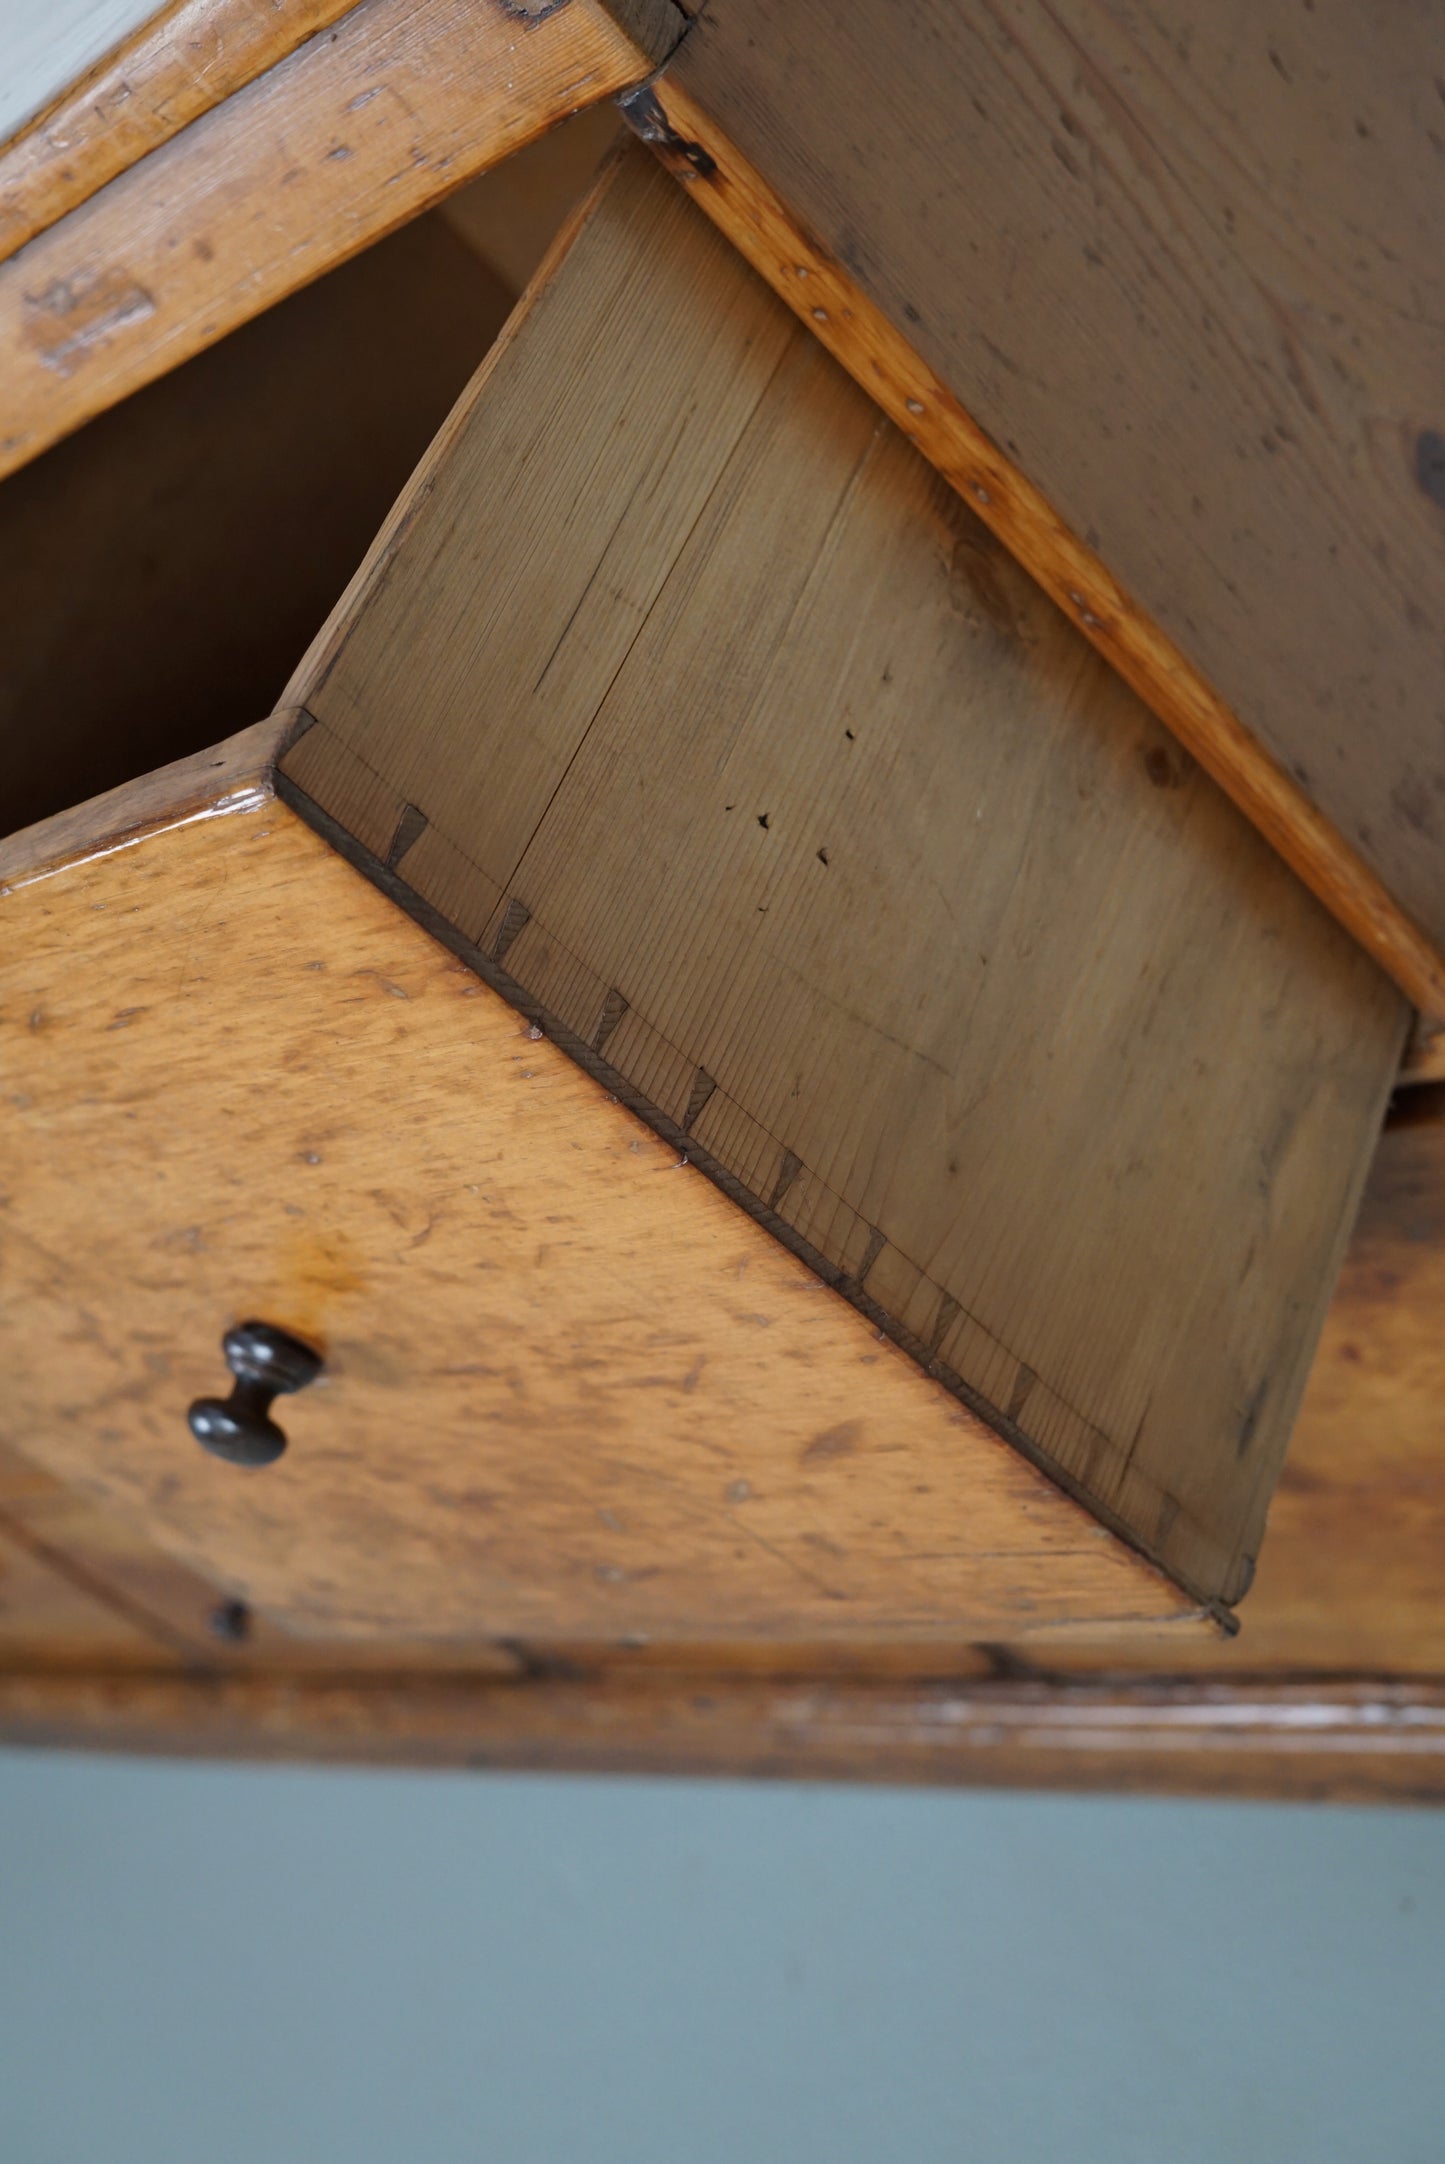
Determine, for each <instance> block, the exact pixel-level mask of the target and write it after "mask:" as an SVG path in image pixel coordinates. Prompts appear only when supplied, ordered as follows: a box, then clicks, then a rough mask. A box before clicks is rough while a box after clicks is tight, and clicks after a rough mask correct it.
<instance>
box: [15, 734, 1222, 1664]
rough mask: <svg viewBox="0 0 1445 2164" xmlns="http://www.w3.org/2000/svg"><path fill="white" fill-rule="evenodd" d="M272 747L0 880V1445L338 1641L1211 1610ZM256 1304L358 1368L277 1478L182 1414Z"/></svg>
mask: <svg viewBox="0 0 1445 2164" xmlns="http://www.w3.org/2000/svg"><path fill="white" fill-rule="evenodd" d="M270 749H271V744H270V742H268V740H267V737H266V734H265V733H264V732H262V733H260V734H258V735H253V736H252V737H251V738H250V740H249V741H247V742H245V743H242V744H239V745H237V746H234V747H230V748H224V747H223V749H222V751H221V752H219V753H218V754H217V755H216V756H217V759H218V761H219V764H218V765H217V766H216V768H215V770H214V790H213V794H212V796H211V797H210V799H209V800H207V798H206V796H205V793H204V788H203V787H198V784H202V783H203V782H204V776H203V774H202V773H201V771H200V770H199V769H198V768H197V767H194V766H193V767H192V768H190V769H186V770H183V771H182V772H181V773H179V774H178V775H176V776H175V777H173V786H172V788H171V789H170V791H169V795H170V801H169V803H167V801H166V798H167V793H168V792H167V785H166V782H165V780H164V778H152V780H151V781H150V782H149V783H148V784H147V786H146V788H145V790H144V791H143V792H141V801H140V802H139V803H138V804H127V803H125V802H124V801H121V802H111V803H109V804H107V803H104V802H102V803H101V804H100V805H99V806H97V807H95V809H94V810H93V812H92V814H91V818H90V822H89V826H90V832H89V836H88V837H86V836H85V835H83V834H81V833H80V832H79V831H78V828H77V823H76V822H71V823H70V825H69V826H68V828H67V831H66V834H65V837H64V841H65V847H66V849H67V851H68V853H69V856H70V858H71V860H72V861H70V862H69V863H66V864H62V865H56V864H55V862H54V858H55V843H54V838H53V837H46V836H45V835H44V834H43V833H42V834H40V835H35V834H32V835H31V837H30V839H29V840H28V842H25V843H23V844H17V845H16V847H15V849H14V850H13V851H12V853H11V859H10V861H9V863H8V864H7V865H6V867H5V881H6V889H5V893H4V899H3V914H4V942H3V954H4V963H3V971H0V1056H3V1059H4V1065H5V1073H6V1082H7V1090H8V1091H9V1092H10V1094H11V1108H10V1113H9V1116H8V1117H7V1122H6V1126H5V1129H4V1140H3V1151H4V1156H3V1175H4V1178H3V1185H4V1189H5V1192H6V1196H7V1205H6V1208H5V1210H4V1212H3V1213H0V1241H3V1266H4V1270H5V1276H6V1284H7V1298H6V1302H5V1305H4V1310H3V1314H0V1359H3V1364H4V1371H5V1374H6V1379H7V1380H6V1392H5V1400H4V1406H3V1410H0V1440H3V1441H5V1442H7V1443H8V1444H9V1445H10V1446H11V1447H13V1448H16V1449H19V1450H21V1451H23V1453H24V1454H25V1455H26V1456H27V1457H29V1458H32V1459H34V1460H35V1461H36V1462H38V1463H39V1464H40V1465H41V1466H42V1467H43V1468H44V1469H45V1470H46V1471H48V1472H49V1473H51V1474H53V1475H54V1476H56V1477H57V1478H59V1479H61V1480H63V1481H65V1482H67V1483H69V1484H71V1485H74V1486H79V1487H82V1488H83V1490H84V1492H85V1494H86V1495H87V1496H88V1497H89V1498H90V1499H91V1500H92V1501H95V1502H98V1503H100V1504H102V1505H104V1506H107V1507H113V1508H114V1509H115V1510H116V1511H117V1512H118V1513H119V1514H120V1515H121V1516H122V1517H123V1518H125V1519H127V1520H128V1521H129V1522H130V1523H132V1524H137V1525H141V1526H143V1527H144V1529H145V1532H146V1534H147V1536H148V1537H149V1538H151V1539H152V1540H154V1541H155V1542H156V1544H157V1545H159V1546H161V1547H163V1548H164V1549H165V1550H166V1551H167V1552H168V1553H169V1554H171V1555H173V1556H175V1557H177V1558H178V1559H179V1560H180V1561H182V1562H183V1563H185V1564H186V1565H187V1566H188V1567H189V1568H191V1569H193V1570H196V1571H199V1572H200V1573H202V1574H203V1575H206V1576H210V1577H213V1578H214V1579H215V1580H216V1581H217V1582H218V1583H220V1584H221V1585H223V1586H224V1588H225V1589H226V1590H227V1592H229V1593H230V1594H232V1595H234V1596H237V1597H239V1598H241V1599H244V1600H245V1601H247V1602H248V1603H250V1604H251V1605H252V1606H253V1607H254V1608H255V1609H256V1610H257V1611H259V1612H260V1613H261V1614H262V1615H264V1616H267V1617H269V1618H271V1619H272V1620H273V1621H275V1622H277V1623H280V1624H282V1625H284V1626H286V1627H288V1628H290V1629H291V1630H292V1631H293V1632H295V1633H296V1634H298V1635H300V1636H310V1637H311V1638H312V1639H313V1640H314V1641H316V1642H317V1643H318V1644H329V1643H332V1642H334V1641H335V1640H337V1639H344V1638H347V1637H350V1638H353V1639H356V1640H370V1641H373V1642H375V1641H378V1640H387V1639H400V1638H409V1639H411V1640H412V1642H413V1643H414V1644H415V1643H416V1642H417V1641H419V1640H423V1639H424V1640H427V1641H430V1642H432V1643H434V1644H436V1645H439V1646H444V1645H445V1644H446V1643H447V1642H448V1641H452V1642H456V1641H460V1640H467V1641H472V1642H474V1641H476V1640H477V1639H478V1638H485V1637H492V1638H497V1637H502V1638H512V1637H523V1638H527V1639H537V1640H545V1639H546V1638H547V1637H549V1636H555V1637H558V1638H574V1639H581V1640H586V1639H594V1640H608V1639H616V1638H619V1637H625V1636H628V1635H629V1634H633V1635H635V1634H642V1635H645V1636H650V1637H654V1638H656V1637H672V1638H676V1639H678V1640H684V1641H687V1640H690V1641H694V1642H707V1641H709V1640H719V1639H720V1640H723V1641H727V1640H745V1639H749V1638H759V1639H766V1638H787V1637H792V1638H795V1639H797V1640H799V1641H801V1642H804V1643H811V1642H817V1641H819V1640H826V1639H848V1638H857V1639H862V1640H865V1641H873V1640H878V1641H882V1640H886V1639H888V1638H895V1639H902V1638H907V1637H921V1638H925V1639H929V1640H931V1641H933V1642H937V1641H938V1640H939V1639H940V1638H945V1637H948V1636H951V1635H953V1636H957V1637H959V1638H961V1639H965V1640H967V1639H969V1638H972V1637H979V1636H982V1637H990V1638H993V1637H999V1636H1004V1635H1007V1636H1014V1635H1018V1634H1022V1635H1024V1636H1027V1635H1028V1633H1029V1632H1030V1631H1031V1630H1033V1629H1035V1628H1037V1627H1040V1626H1041V1625H1043V1624H1044V1623H1046V1622H1054V1623H1057V1624H1059V1625H1062V1626H1070V1625H1072V1624H1074V1623H1077V1624H1078V1625H1079V1626H1081V1627H1092V1628H1097V1627H1098V1626H1099V1625H1100V1624H1102V1623H1105V1622H1110V1621H1112V1622H1118V1621H1119V1620H1121V1619H1128V1618H1134V1619H1137V1620H1141V1621H1142V1620H1146V1619H1151V1618H1152V1619H1155V1620H1157V1621H1160V1622H1167V1621H1169V1620H1170V1619H1171V1618H1184V1619H1188V1618H1189V1617H1190V1615H1191V1613H1192V1610H1191V1604H1190V1603H1189V1602H1188V1601H1187V1600H1186V1599H1185V1598H1184V1597H1183V1596H1182V1595H1181V1594H1180V1593H1179V1592H1178V1590H1177V1589H1176V1588H1175V1587H1173V1586H1171V1585H1170V1584H1168V1583H1167V1581H1166V1580H1164V1579H1163V1578H1162V1577H1161V1576H1160V1575H1159V1574H1158V1573H1157V1572H1156V1571H1155V1570H1153V1569H1152V1568H1151V1566H1149V1565H1148V1564H1147V1563H1145V1562H1144V1561H1143V1560H1142V1559H1141V1558H1140V1557H1139V1556H1137V1555H1135V1554H1134V1553H1132V1552H1131V1551H1130V1550H1128V1549H1126V1548H1125V1547H1124V1546H1123V1545H1122V1544H1121V1543H1119V1542H1117V1541H1115V1540H1113V1539H1112V1538H1111V1537H1110V1536H1109V1535H1107V1534H1106V1533H1104V1532H1102V1531H1101V1530H1100V1528H1099V1527H1098V1526H1097V1525H1095V1524H1094V1523H1093V1522H1092V1521H1091V1520H1090V1519H1089V1517H1088V1515H1087V1514H1086V1513H1085V1512H1084V1511H1082V1510H1081V1509H1079V1507H1078V1506H1077V1505H1075V1504H1074V1503H1072V1502H1070V1501H1069V1500H1068V1499H1067V1498H1066V1497H1064V1496H1062V1495H1060V1494H1059V1493H1058V1492H1057V1490H1055V1489H1054V1488H1053V1487H1052V1486H1051V1485H1050V1484H1049V1483H1048V1482H1047V1481H1046V1480H1045V1479H1044V1478H1043V1477H1042V1476H1041V1475H1040V1474H1038V1473H1037V1472H1035V1471H1034V1469H1033V1468H1032V1467H1030V1466H1028V1465H1026V1464H1025V1463H1024V1462H1023V1460H1022V1459H1021V1458H1019V1457H1018V1456H1017V1454H1016V1453H1014V1452H1012V1451H1010V1450H1009V1449H1008V1448H1007V1446H1006V1445H1004V1444H1003V1443H1001V1442H1000V1441H999V1440H998V1439H997V1437H995V1436H993V1435H992V1434H990V1433H989V1431H988V1430H987V1429H986V1428H985V1427H984V1426H983V1425H982V1424H981V1423H980V1422H979V1421H977V1420H976V1419H975V1418H974V1417H973V1416H972V1415H971V1414H969V1413H967V1412H965V1411H964V1410H963V1409H962V1408H961V1407H959V1406H958V1405H957V1404H956V1403H955V1402H954V1400H953V1399H952V1398H951V1397H949V1396H948V1394H947V1393H946V1392H945V1391H943V1390H942V1389H941V1388H940V1387H939V1386H938V1385H937V1384H936V1383H934V1382H931V1381H930V1380H929V1379H928V1378H927V1377H925V1376H923V1375H921V1374H920V1373H919V1372H918V1370H917V1369H916V1367H915V1366H914V1365H913V1364H912V1362H910V1361H908V1360H907V1359H905V1358H904V1356H903V1355H902V1354H900V1353H899V1352H897V1351H896V1350H895V1348H893V1347H892V1346H890V1345H888V1344H887V1343H886V1342H884V1341H882V1340H880V1338H879V1337H878V1335H877V1333H876V1332H875V1331H873V1330H872V1329H871V1328H870V1327H869V1326H868V1325H867V1323H866V1322H865V1321H864V1320H863V1319H862V1318H861V1317H860V1316H858V1315H857V1314H855V1313H854V1312H853V1311H852V1310H851V1309H850V1308H849V1307H848V1306H847V1305H846V1303H844V1302H843V1301H841V1300H839V1299H838V1298H837V1297H836V1296H835V1295H834V1294H833V1293H831V1292H830V1291H829V1290H828V1289H827V1287H826V1286H824V1285H822V1284H820V1283H819V1281H818V1280H817V1279H816V1278H815V1277H814V1276H813V1275H812V1274H811V1273H810V1272H809V1271H807V1270H805V1269H804V1268H803V1267H802V1266H801V1265H800V1264H799V1263H798V1262H797V1261H796V1260H795V1259H794V1258H793V1257H792V1256H790V1255H788V1254H787V1253H786V1252H785V1251H784V1250H783V1249H782V1248H781V1247H779V1246H778V1245H777V1243H776V1242H774V1241H773V1240H772V1239H770V1238H769V1237H768V1235H767V1234H765V1233H764V1232H762V1231H761V1230H760V1229H759V1228H758V1227H757V1226H756V1225H755V1224H753V1223H752V1222H751V1220H750V1219H749V1218H748V1217H746V1216H745V1215H744V1214H743V1213H742V1212H741V1211H738V1210H736V1209H735V1208H734V1207H733V1206H732V1205H731V1204H730V1203H729V1202H727V1201H726V1200H725V1199H724V1198H723V1197H722V1196H720V1195H719V1194H718V1193H717V1192H716V1191H715V1189H714V1188H713V1187H712V1186H711V1185H710V1184H709V1183H708V1182H707V1181H706V1180H704V1179H702V1178H700V1177H699V1176H698V1175H697V1174H696V1173H695V1172H693V1171H691V1170H690V1169H689V1168H687V1167H686V1166H679V1164H678V1153H677V1152H676V1151H675V1150H672V1149H669V1148H667V1147H666V1146H665V1145H664V1144H663V1143H662V1142H660V1141H659V1140H658V1139H657V1138H656V1137H655V1136H653V1135H651V1134H649V1133H648V1132H647V1131H646V1129H645V1128H643V1127H642V1126H641V1125H640V1124H639V1123H638V1122H636V1121H635V1120H634V1119H633V1118H632V1117H631V1116H630V1114H629V1113H628V1112H627V1111H626V1110H624V1109H623V1108H622V1107H620V1106H619V1105H618V1104H617V1103H615V1102H613V1101H609V1099H608V1097H607V1095H606V1093H605V1092H604V1091H603V1090H601V1089H600V1088H599V1087H598V1086H597V1084H596V1083H595V1082H593V1081H592V1080H591V1079H589V1078H588V1077H587V1076H585V1075H583V1074H581V1073H580V1072H579V1071H578V1069H577V1068H576V1067H575V1066H574V1065H573V1064H572V1062H570V1061H569V1060H568V1059H566V1058H565V1057H564V1056H563V1054H562V1053H561V1052H559V1051H558V1050H557V1048H556V1047H555V1046H553V1045H550V1044H548V1043H546V1042H545V1041H542V1040H536V1039H534V1038H533V1036H532V1034H531V1033H530V1032H529V1029H528V1027H527V1025H526V1024H525V1023H524V1022H523V1021H521V1020H519V1018H518V1016H517V1015H516V1014H515V1013H514V1012H513V1010H512V1009H511V1008H509V1007H508V1006H506V1005H505V1003H504V1002H502V1001H501V1000H500V999H498V998H497V997H496V995H495V994H494V993H493V992H491V991H490V990H489V989H488V988H487V987H486V986H485V985H483V984H481V983H480V982H479V981H478V980H477V978H476V977H475V976H474V975H473V974H472V973H471V972H470V971H468V970H466V969H464V968H463V967H462V966H461V965H460V964H459V963H458V962H457V961H456V960H455V959H454V958H453V957H452V956H451V955H450V954H449V953H448V952H447V951H446V950H445V949H444V948H443V947H442V946H440V945H438V944H437V943H436V942H434V941H433V940H431V939H429V938H428V937H427V936H426V935H425V933H424V932H422V931H421V930H419V929H418V928H417V927H416V926H415V925H413V924H411V923H410V922H408V920H407V919H406V917H405V916H404V915H402V913H401V912H400V911H398V910H396V909H395V908H393V907H392V905H391V904H390V903H389V902H388V901H387V900H385V899H384V897H382V896H381V895H379V894H377V893H376V892H375V891H373V889H372V888H370V887H369V886H368V885H367V884H366V883H365V882H364V881H363V880H360V879H358V878H357V876H356V875H355V873H354V872H353V871H352V870H351V869H350V868H349V867H348V866H347V865H346V864H345V863H344V862H343V861H342V859H341V858H340V857H339V856H338V855H337V854H336V853H335V852H334V851H332V850H331V849H330V848H328V847H327V846H326V845H325V844H324V843H323V842H322V841H321V840H320V839H319V838H318V837H317V836H316V835H315V834H313V833H312V832H310V831H309V830H308V829H307V828H306V827H304V826H303V825H301V823H300V822H299V821H298V820H296V819H295V818H294V816H293V815H292V814H291V813H290V812H288V811H287V810H286V809H285V807H284V806H282V805H281V804H279V803H277V802H276V801H274V799H271V798H270V797H269V794H268V792H267V783H266V779H265V762H266V760H267V756H268V753H269V751H270ZM258 764H259V771H258ZM111 842H118V843H119V846H110V843H111ZM47 863H48V864H49V865H50V867H51V868H50V869H49V870H46V865H47ZM253 1314H254V1315H258V1316H261V1317H263V1318H265V1319H268V1320H271V1321H274V1322H276V1323H279V1324H280V1325H281V1326H282V1327H283V1328H289V1329H291V1330H293V1331H295V1332H296V1333H297V1334H298V1335H300V1336H302V1337H304V1338H306V1339H307V1340H308V1341H310V1342H313V1343H315V1344H317V1345H318V1346H319V1347H320V1348H321V1349H322V1350H323V1352H324V1354H325V1357H326V1362H327V1375H326V1379H325V1380H324V1381H323V1382H322V1383H319V1384H317V1385H316V1386H315V1387H314V1388H313V1389H312V1390H311V1391H309V1392H308V1393H307V1394H306V1396H305V1397H304V1398H298V1399H297V1400H295V1401H294V1403H293V1404H290V1405H288V1406H287V1408H286V1424H287V1426H288V1428H289V1429H290V1432H291V1434H292V1437H293V1445H292V1448H291V1450H290V1452H289V1453H288V1454H287V1456H286V1457H285V1458H283V1459H282V1460H281V1462H280V1463H279V1464H277V1465H275V1466H273V1467H271V1468H269V1469H268V1470H267V1471H266V1472H265V1473H263V1474H256V1473H252V1474H247V1473H243V1472H240V1471H238V1470H237V1469H236V1468H235V1467H232V1466H228V1465H223V1464H220V1463H218V1462H217V1461H215V1460H214V1459H211V1458H208V1457H206V1456H204V1455H203V1454H202V1452H201V1451H200V1450H199V1449H198V1448H197V1447H196V1444H195V1443H194V1441H193V1440H192V1438H191V1437H190V1435H189V1434H188V1432H187V1430H186V1425H185V1408H186V1406H187V1404H188V1403H189V1402H190V1401H191V1400H192V1399H193V1398H194V1397H196V1396H198V1395H202V1394H209V1393H212V1392H214V1390H215V1388H216V1386H217V1384H218V1383H219V1382H220V1381H221V1380H222V1378H223V1374H224V1370H223V1369H222V1365H221V1360H220V1352H219V1337H220V1333H221V1331H222V1329H223V1328H225V1327H226V1326H227V1325H228V1324H230V1323H231V1322H234V1321H237V1320H239V1319H241V1318H242V1317H244V1316H247V1315H253ZM1174 1627H1183V1626H1182V1625H1181V1624H1176V1625H1175V1626H1174ZM1200 1627H1203V1626H1200Z"/></svg>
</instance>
